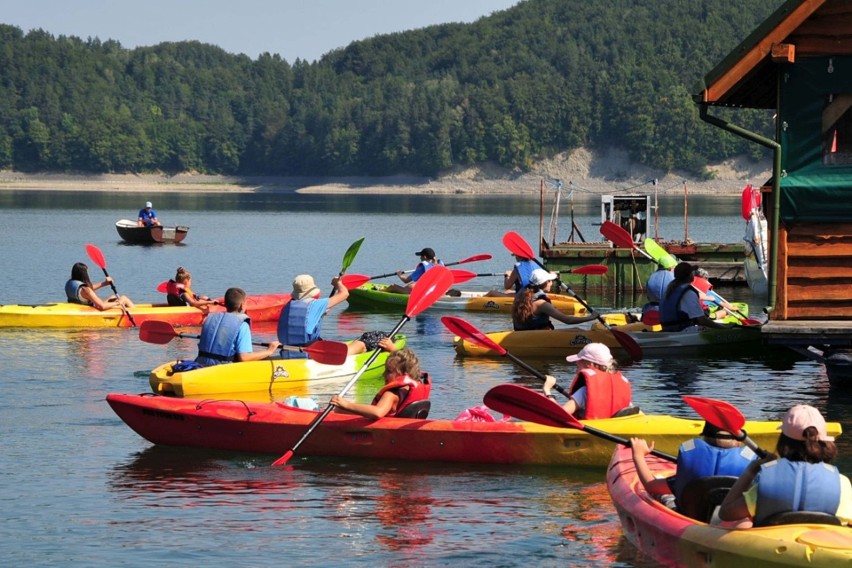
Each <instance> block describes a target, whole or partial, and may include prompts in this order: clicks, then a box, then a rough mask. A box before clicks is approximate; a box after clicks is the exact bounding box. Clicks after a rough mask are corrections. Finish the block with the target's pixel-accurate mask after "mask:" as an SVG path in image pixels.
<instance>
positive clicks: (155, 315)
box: [0, 294, 290, 328]
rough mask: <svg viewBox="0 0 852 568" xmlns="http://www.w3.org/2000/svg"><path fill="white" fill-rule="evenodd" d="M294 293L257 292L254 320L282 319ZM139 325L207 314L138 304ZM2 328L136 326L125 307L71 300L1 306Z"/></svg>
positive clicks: (249, 308) (190, 322)
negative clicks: (284, 308)
mask: <svg viewBox="0 0 852 568" xmlns="http://www.w3.org/2000/svg"><path fill="white" fill-rule="evenodd" d="M289 301H290V294H256V295H251V296H248V298H247V299H246V313H247V314H248V316H249V317H250V318H251V320H252V322H271V321H278V316H279V315H281V309H282V308H283V307H284V305H285V304H286V303H287V302H289ZM223 311H225V308H224V307H223V306H210V307H209V310H208V312H209V313H215V312H223ZM130 314H131V315H132V316H133V320H134V321H135V322H136V325H142V323H143V322H146V321H162V322H167V323H170V324H172V325H174V326H199V325H201V324H202V323H203V322H204V318H205V317H206V313H205V312H204V311H202V310H199V309H198V308H193V307H192V306H169V305H167V304H136V306H135V307H134V308H133V309H132V310H130ZM0 327H27V328H45V327H52V328H111V327H133V323H132V322H131V321H130V318H129V317H127V314H125V313H124V312H123V311H122V310H121V308H112V309H109V310H104V311H100V310H98V309H97V308H93V307H91V306H84V305H82V304H71V303H55V304H35V305H23V304H14V305H5V306H0Z"/></svg>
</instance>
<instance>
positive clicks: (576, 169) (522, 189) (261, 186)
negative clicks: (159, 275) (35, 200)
mask: <svg viewBox="0 0 852 568" xmlns="http://www.w3.org/2000/svg"><path fill="white" fill-rule="evenodd" d="M710 170H711V171H712V172H713V174H714V176H715V178H714V179H712V180H696V179H690V177H688V176H680V175H676V174H664V173H662V172H654V171H653V170H650V169H647V168H642V167H637V166H632V165H631V164H630V163H629V161H627V160H626V158H625V157H624V156H623V155H621V154H618V153H609V154H607V155H605V156H596V155H593V154H592V153H590V152H586V151H584V150H578V151H575V152H573V153H571V154H569V155H561V156H557V157H555V158H554V159H551V160H547V161H545V162H542V163H540V164H537V165H536V167H535V168H533V169H532V170H531V171H530V172H513V171H508V170H505V169H503V168H499V167H496V166H480V167H474V168H464V169H462V168H460V169H458V170H456V171H453V172H451V173H447V174H445V175H443V176H440V177H436V178H428V177H418V176H402V175H400V176H389V177H236V176H216V175H203V174H189V173H186V174H178V175H165V174H98V175H75V174H63V173H50V174H28V173H21V172H14V171H9V170H0V191H5V190H15V191H30V190H32V191H46V190H51V191H117V192H127V193H151V192H165V193H170V192H196V193H350V194H385V195H387V194H394V195H404V194H420V195H429V194H435V195H482V196H487V195H519V196H523V195H528V196H530V197H534V196H538V195H539V193H540V189H541V186H542V184H543V183H545V182H546V181H549V182H550V183H548V184H547V187H548V189H550V190H552V189H553V188H554V183H555V182H553V180H559V182H561V184H562V187H563V189H564V190H565V191H571V190H573V191H575V194H576V195H583V194H589V195H601V194H608V193H619V192H630V191H633V192H635V193H651V192H653V191H657V192H658V193H660V194H665V193H677V194H682V193H683V192H684V189H686V190H687V191H688V192H689V193H691V194H693V193H694V194H705V195H707V194H715V195H739V194H740V192H741V191H742V189H743V187H744V186H745V185H746V184H747V183H753V184H756V185H759V184H762V183H763V182H764V181H765V180H766V179H767V178H768V176H769V171H768V170H767V167H766V164H765V163H764V164H753V165H752V164H745V165H742V164H741V163H738V162H735V161H732V162H730V163H726V164H720V165H718V166H715V167H713V168H710ZM651 180H657V182H656V186H654V185H653V183H652V181H651Z"/></svg>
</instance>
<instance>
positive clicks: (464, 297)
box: [348, 283, 586, 316]
mask: <svg viewBox="0 0 852 568" xmlns="http://www.w3.org/2000/svg"><path fill="white" fill-rule="evenodd" d="M386 288H387V285H386V284H370V283H368V284H364V285H362V286H359V287H358V288H353V289H351V290H349V300H348V301H349V303H350V304H351V305H352V306H355V307H364V308H372V307H381V308H394V309H395V308H397V307H398V308H400V309H404V308H405V306H406V304H407V303H408V295H407V294H394V293H391V292H386V291H385V289H386ZM460 294H461V295H460V296H441V297H440V298H438V299H437V300H436V301H435V303H433V304H432V305H431V306H430V308H429V309H432V310H450V311H453V310H455V311H467V312H494V313H505V314H511V313H512V301H513V300H514V297H512V296H486V295H485V292H472V291H461V292H460ZM548 297H549V298H550V299H551V302H552V303H553V305H554V306H555V307H556V308H557V309H558V310H559V311H561V312H563V313H565V314H567V315H569V316H574V315H585V314H586V308H585V307H584V306H583V305H582V304H581V303H580V302H578V301H577V300H575V299H574V298H572V297H570V296H564V295H557V294H551V295H548Z"/></svg>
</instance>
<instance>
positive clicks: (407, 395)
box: [372, 373, 432, 416]
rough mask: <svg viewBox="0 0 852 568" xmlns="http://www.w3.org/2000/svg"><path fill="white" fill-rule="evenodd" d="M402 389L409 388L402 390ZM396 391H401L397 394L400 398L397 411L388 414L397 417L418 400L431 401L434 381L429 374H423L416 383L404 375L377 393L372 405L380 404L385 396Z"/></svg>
mask: <svg viewBox="0 0 852 568" xmlns="http://www.w3.org/2000/svg"><path fill="white" fill-rule="evenodd" d="M402 387H408V388H407V389H402ZM394 389H401V390H400V391H399V392H398V393H397V396H399V402H398V403H397V405H396V410H394V411H393V412H391V413H390V414H388V416H395V415H396V414H399V412H400V411H401V410H402V409H403V408H405V407H406V406H408V405H409V404H411V403H413V402H417V401H418V400H429V393H430V392H431V391H432V379H430V378H429V373H421V374H420V380H419V381H415V380H414V379H412V378H411V377H409V376H408V375H403V376H402V377H399V378H397V379H396V380H394V381H393V382H391V383H388V384H386V385H385V386H383V387H382V388H381V390H379V392H377V393H376V396H375V398H374V399H373V402H372V404H373V405H374V406H375V405H376V404H378V403H379V400H380V399H381V398H382V395H383V394H385V393H386V392H387V391H389V390H394Z"/></svg>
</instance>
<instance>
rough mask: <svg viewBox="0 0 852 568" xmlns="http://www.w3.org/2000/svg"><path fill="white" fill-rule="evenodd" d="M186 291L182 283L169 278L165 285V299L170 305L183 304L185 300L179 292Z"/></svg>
mask: <svg viewBox="0 0 852 568" xmlns="http://www.w3.org/2000/svg"><path fill="white" fill-rule="evenodd" d="M185 291H186V286H185V285H184V284H179V283H177V282H175V281H174V280H169V282H168V284H167V285H166V300H167V301H168V303H169V305H170V306H185V305H186V302H184V301H183V298H181V294H183V293H184V292H185Z"/></svg>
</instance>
